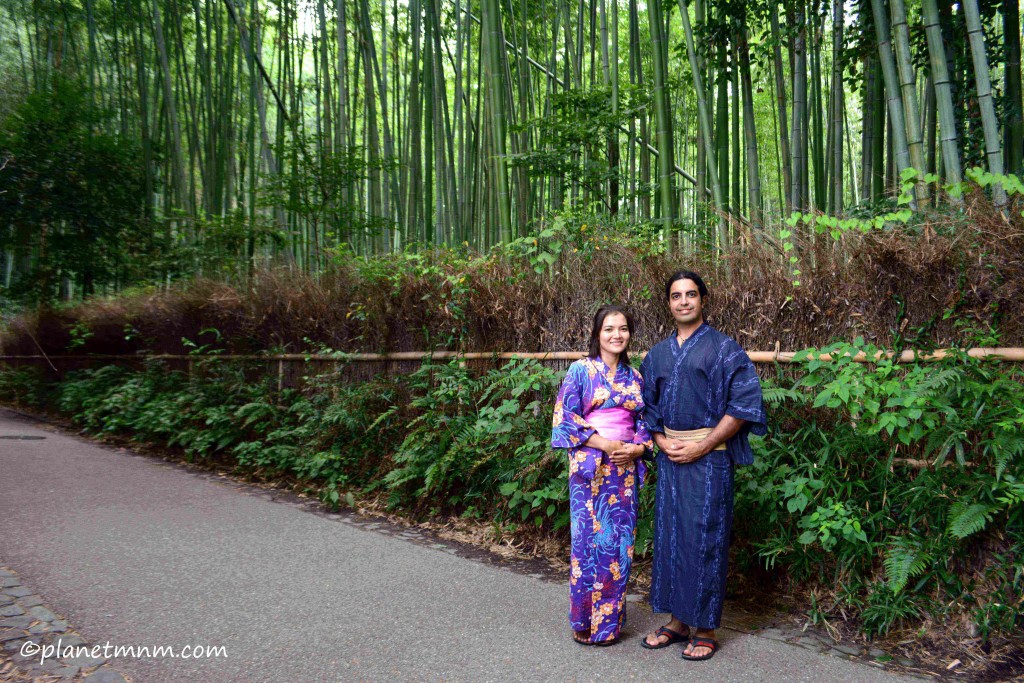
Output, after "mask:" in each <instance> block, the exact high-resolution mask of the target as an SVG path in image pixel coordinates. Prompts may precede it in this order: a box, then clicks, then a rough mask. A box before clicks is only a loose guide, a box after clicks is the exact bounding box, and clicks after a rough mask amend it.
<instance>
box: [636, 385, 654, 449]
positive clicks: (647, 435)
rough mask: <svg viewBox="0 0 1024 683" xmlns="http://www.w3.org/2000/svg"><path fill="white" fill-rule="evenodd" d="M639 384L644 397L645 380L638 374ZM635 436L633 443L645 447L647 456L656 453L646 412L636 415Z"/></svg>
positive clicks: (641, 411) (639, 412)
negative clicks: (645, 417) (645, 415)
mask: <svg viewBox="0 0 1024 683" xmlns="http://www.w3.org/2000/svg"><path fill="white" fill-rule="evenodd" d="M636 381H637V383H638V384H639V385H640V394H641V396H642V395H643V391H644V378H643V376H642V375H639V373H638V374H637V378H636ZM634 431H635V434H634V435H633V443H635V444H638V445H640V446H643V447H644V449H645V451H646V452H645V455H647V454H649V453H651V452H653V451H654V439H653V438H652V437H651V430H649V429H648V428H647V421H646V420H645V419H644V412H643V410H640V411H638V412H637V414H636V424H635V428H634Z"/></svg>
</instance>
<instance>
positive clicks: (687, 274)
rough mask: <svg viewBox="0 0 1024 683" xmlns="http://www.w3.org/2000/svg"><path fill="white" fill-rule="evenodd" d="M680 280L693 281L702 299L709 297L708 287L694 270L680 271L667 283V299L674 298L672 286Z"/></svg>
mask: <svg viewBox="0 0 1024 683" xmlns="http://www.w3.org/2000/svg"><path fill="white" fill-rule="evenodd" d="M679 280H693V284H695V285H697V291H698V292H699V293H700V298H701V299H702V300H703V299H704V297H706V296H707V295H708V286H707V285H706V284H704V280H702V279H701V277H700V275H697V273H695V272H693V271H692V270H680V271H679V272H678V273H675V274H674V275H673V276H672V277H670V278H669V279H668V282H666V283H665V299H666V300H667V299H671V298H672V285H673V283H676V282H678V281H679Z"/></svg>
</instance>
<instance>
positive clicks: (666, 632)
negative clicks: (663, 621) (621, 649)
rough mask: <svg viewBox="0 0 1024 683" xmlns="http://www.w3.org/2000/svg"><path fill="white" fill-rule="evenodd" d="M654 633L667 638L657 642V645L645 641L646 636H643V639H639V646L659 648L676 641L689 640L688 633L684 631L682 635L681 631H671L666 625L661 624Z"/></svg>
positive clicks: (652, 648)
mask: <svg viewBox="0 0 1024 683" xmlns="http://www.w3.org/2000/svg"><path fill="white" fill-rule="evenodd" d="M654 635H656V636H665V637H666V638H668V640H667V641H665V642H664V643H658V644H657V645H651V644H650V643H648V642H647V636H644V639H643V640H641V641H640V647H643V648H646V649H648V650H660V649H661V648H663V647H668V646H669V645H675V644H676V643H681V642H683V641H684V640H689V639H690V634H689V633H686V635H683V634H682V633H677V632H675V631H673V630H672V629H670V628H669V627H667V626H662V627H661V628H659V629H658V630H657V631H656V632H655V634H654Z"/></svg>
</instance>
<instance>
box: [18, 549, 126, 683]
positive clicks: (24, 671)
mask: <svg viewBox="0 0 1024 683" xmlns="http://www.w3.org/2000/svg"><path fill="white" fill-rule="evenodd" d="M45 646H52V647H53V648H54V652H53V654H54V656H52V657H48V658H45V659H44V658H42V657H41V656H40V651H39V648H41V647H45ZM97 647H99V649H98V650H97V649H96V647H94V646H92V645H90V644H89V643H87V642H86V641H85V639H83V638H82V637H81V636H80V635H79V634H78V633H77V632H76V631H75V630H74V628H72V627H71V625H70V624H68V622H67V621H66V620H65V619H63V618H62V617H61V616H60V615H58V614H56V613H55V612H53V611H52V610H51V609H49V608H48V607H47V606H46V604H45V602H44V601H43V598H42V597H40V596H39V595H38V594H37V593H35V592H34V591H33V590H32V589H31V588H29V587H28V586H25V585H24V584H23V583H22V581H21V578H20V577H19V576H18V574H17V573H16V572H15V571H13V570H12V569H10V568H9V567H7V566H6V565H3V564H0V681H33V682H34V683H51V682H52V683H56V682H57V681H68V682H74V683H130V681H131V679H130V678H129V677H127V676H125V675H124V674H122V673H121V672H119V671H117V670H116V669H114V668H113V667H112V666H110V663H109V660H107V659H105V658H104V657H94V656H92V655H93V654H95V653H97V652H102V647H100V646H97ZM30 652H31V654H30Z"/></svg>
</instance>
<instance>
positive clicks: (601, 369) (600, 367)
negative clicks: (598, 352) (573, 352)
mask: <svg viewBox="0 0 1024 683" xmlns="http://www.w3.org/2000/svg"><path fill="white" fill-rule="evenodd" d="M587 360H589V361H590V362H591V363H593V365H594V367H595V368H597V371H598V373H599V374H600V375H602V376H603V377H604V378H605V379H607V380H608V381H609V382H611V381H613V380H614V379H615V375H617V374H619V370H621V369H622V365H623V363H622V360H619V364H618V365H616V366H615V371H614V372H612V369H611V368H610V367H608V364H607V363H605V362H604V361H603V360H601V357H600V356H598V357H597V358H594V357H588V358H587Z"/></svg>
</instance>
